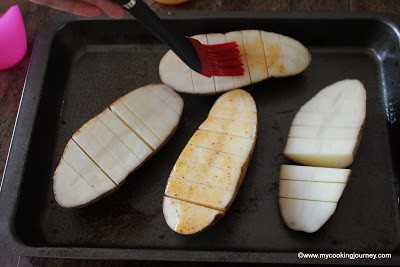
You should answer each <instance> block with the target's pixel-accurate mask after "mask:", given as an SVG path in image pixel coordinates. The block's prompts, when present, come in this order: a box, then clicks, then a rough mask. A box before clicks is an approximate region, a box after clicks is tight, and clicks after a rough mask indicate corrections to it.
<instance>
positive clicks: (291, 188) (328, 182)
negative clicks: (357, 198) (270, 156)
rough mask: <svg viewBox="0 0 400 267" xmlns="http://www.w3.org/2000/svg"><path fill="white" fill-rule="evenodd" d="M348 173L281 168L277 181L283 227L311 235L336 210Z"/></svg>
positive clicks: (290, 166) (337, 170)
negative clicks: (284, 225) (284, 224)
mask: <svg viewBox="0 0 400 267" xmlns="http://www.w3.org/2000/svg"><path fill="white" fill-rule="evenodd" d="M350 173H351V170H349V169H334V168H322V167H309V166H295V165H282V166H281V170H280V179H279V207H280V210H281V214H282V218H283V220H284V222H285V223H286V225H287V226H288V227H289V228H290V229H293V230H297V231H304V232H307V233H313V232H315V231H317V230H318V229H320V228H321V227H322V226H323V225H324V224H325V223H326V221H327V220H328V219H329V218H330V217H331V216H332V214H333V213H334V212H335V210H336V206H337V202H338V201H339V199H340V197H341V196H342V193H343V190H344V188H345V187H346V184H347V181H348V179H349V177H350Z"/></svg>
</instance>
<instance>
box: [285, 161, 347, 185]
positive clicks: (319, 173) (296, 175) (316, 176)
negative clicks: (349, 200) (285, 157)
mask: <svg viewBox="0 0 400 267" xmlns="http://www.w3.org/2000/svg"><path fill="white" fill-rule="evenodd" d="M350 173H351V170H350V169H336V168H321V167H310V166H297V165H282V166H281V170H280V179H281V180H295V181H296V180H297V181H311V182H327V183H347V181H348V179H349V177H350Z"/></svg>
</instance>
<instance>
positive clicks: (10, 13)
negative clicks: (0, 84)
mask: <svg viewBox="0 0 400 267" xmlns="http://www.w3.org/2000/svg"><path fill="white" fill-rule="evenodd" d="M25 54H26V32H25V25H24V21H23V19H22V15H21V11H20V10H19V7H18V5H14V6H12V7H10V9H9V10H7V12H6V13H5V14H4V15H3V16H0V70H7V69H10V68H12V67H14V66H15V65H17V64H18V63H19V62H21V60H22V59H23V58H24V56H25Z"/></svg>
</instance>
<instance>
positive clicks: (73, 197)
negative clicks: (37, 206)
mask: <svg viewBox="0 0 400 267" xmlns="http://www.w3.org/2000/svg"><path fill="white" fill-rule="evenodd" d="M53 180H54V183H53V191H54V197H55V199H56V201H57V203H58V204H59V205H60V206H62V207H64V208H72V207H79V206H83V205H85V204H87V203H90V202H91V201H93V200H94V199H96V198H97V197H98V196H99V194H98V193H97V192H96V190H94V188H93V187H92V186H90V185H89V184H88V183H87V182H86V181H85V179H83V178H82V176H80V175H79V173H77V172H76V171H75V170H74V169H72V168H71V166H69V165H68V163H67V162H65V160H64V159H61V160H60V163H59V164H58V166H57V169H56V171H55V172H54V178H53Z"/></svg>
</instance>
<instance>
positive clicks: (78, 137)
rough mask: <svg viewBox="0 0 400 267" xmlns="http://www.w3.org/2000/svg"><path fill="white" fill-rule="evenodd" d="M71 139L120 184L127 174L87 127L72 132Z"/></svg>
mask: <svg viewBox="0 0 400 267" xmlns="http://www.w3.org/2000/svg"><path fill="white" fill-rule="evenodd" d="M72 139H73V140H74V141H75V142H76V143H77V144H78V145H79V147H80V148H81V149H82V150H83V151H85V153H86V154H87V155H89V156H90V158H91V159H92V160H93V161H94V162H96V163H97V165H98V166H99V167H100V168H101V169H102V171H103V172H104V173H105V174H107V176H108V177H110V178H111V179H112V180H113V182H114V183H115V184H117V185H118V184H120V183H121V182H122V181H123V180H124V179H125V177H126V176H127V175H128V174H129V172H130V171H129V170H127V169H126V168H125V166H124V165H122V164H121V163H120V162H119V161H118V160H117V159H116V158H114V157H113V156H112V154H111V153H110V151H108V150H107V148H106V147H104V146H103V145H102V144H101V143H100V142H99V141H98V140H97V139H96V138H95V137H94V136H93V135H92V134H91V133H90V132H89V131H88V130H87V129H85V128H81V129H79V130H78V131H76V132H75V133H74V135H73V136H72Z"/></svg>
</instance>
